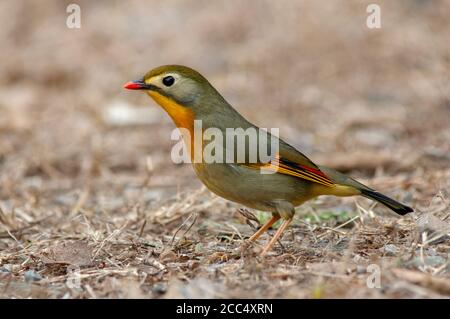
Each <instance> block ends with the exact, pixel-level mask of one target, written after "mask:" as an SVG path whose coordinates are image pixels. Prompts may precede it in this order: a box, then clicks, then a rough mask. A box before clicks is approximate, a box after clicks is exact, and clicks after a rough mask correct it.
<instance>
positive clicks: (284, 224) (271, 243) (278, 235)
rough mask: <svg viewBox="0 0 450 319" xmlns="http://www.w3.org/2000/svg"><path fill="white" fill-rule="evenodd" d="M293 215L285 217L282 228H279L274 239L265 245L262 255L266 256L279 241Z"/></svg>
mask: <svg viewBox="0 0 450 319" xmlns="http://www.w3.org/2000/svg"><path fill="white" fill-rule="evenodd" d="M291 221H292V217H291V218H289V219H285V220H284V221H283V223H282V224H281V226H280V228H278V230H277V232H276V233H275V235H274V236H273V237H272V239H271V240H270V241H269V243H268V244H267V245H266V247H264V249H263V251H262V253H261V256H264V255H265V254H266V253H267V252H268V251H269V250H270V249H272V246H273V245H274V244H275V243H276V242H277V240H278V239H279V238H280V236H281V234H282V233H283V232H284V230H285V229H286V227H287V226H288V225H289V224H290V223H291Z"/></svg>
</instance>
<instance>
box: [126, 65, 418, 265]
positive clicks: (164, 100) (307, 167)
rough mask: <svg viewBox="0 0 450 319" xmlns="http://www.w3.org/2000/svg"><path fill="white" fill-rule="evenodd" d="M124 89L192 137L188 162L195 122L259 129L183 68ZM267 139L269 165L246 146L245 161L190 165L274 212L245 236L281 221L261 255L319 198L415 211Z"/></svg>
mask: <svg viewBox="0 0 450 319" xmlns="http://www.w3.org/2000/svg"><path fill="white" fill-rule="evenodd" d="M124 88H126V89H129V90H142V91H144V92H146V93H147V94H148V95H149V96H150V97H151V98H152V99H153V100H154V101H155V102H156V103H157V104H159V105H160V106H161V107H162V108H163V109H164V110H165V111H166V112H167V113H168V115H169V116H170V117H171V119H172V120H173V122H174V124H175V125H176V126H177V127H178V129H180V130H184V131H185V132H188V133H190V134H184V135H183V139H184V143H186V145H188V144H191V145H190V146H187V150H188V152H189V154H190V157H191V158H194V155H195V152H197V151H198V150H196V149H195V147H194V144H195V143H194V141H193V135H194V134H195V127H194V126H195V125H194V122H196V121H201V123H202V130H205V129H208V128H216V129H218V130H219V131H220V132H223V133H224V134H226V130H227V129H230V128H231V129H239V128H241V129H243V130H248V129H256V130H257V129H259V128H258V127H257V126H256V125H254V124H252V123H251V122H249V121H248V120H247V119H245V118H244V117H243V116H242V115H241V114H240V113H239V112H238V111H237V110H236V109H235V108H233V107H232V106H231V105H230V103H228V102H227V101H226V100H225V98H224V97H223V96H222V95H221V94H220V93H219V92H218V91H217V90H216V89H215V88H214V87H213V85H212V84H211V83H210V82H209V81H208V80H207V79H206V78H205V77H204V76H203V75H201V74H200V73H199V72H197V71H195V70H194V69H192V68H189V67H186V66H182V65H163V66H159V67H156V68H154V69H152V70H151V71H149V72H147V73H146V74H145V75H144V76H143V77H142V78H140V79H138V80H134V81H130V82H127V83H126V84H125V85H124ZM202 132H203V131H202ZM241 132H242V131H241ZM186 135H188V137H186ZM269 140H270V141H274V140H275V142H277V143H278V147H277V149H276V150H277V152H276V154H271V157H270V161H262V159H261V158H260V157H259V156H258V157H257V158H256V160H253V161H250V160H249V156H248V155H249V154H248V152H249V151H250V148H249V147H246V148H245V152H246V154H245V158H244V159H243V160H241V161H237V160H235V159H236V158H235V157H232V160H227V161H222V162H206V161H192V165H193V168H194V171H195V173H196V175H197V177H198V178H199V179H200V180H201V181H202V182H203V184H204V185H205V186H206V187H207V188H208V189H209V190H210V191H212V192H213V193H215V194H217V195H218V196H220V197H223V198H225V199H227V200H230V201H233V202H236V203H238V204H241V205H244V206H246V207H248V208H250V209H256V210H260V211H266V212H271V213H272V217H271V218H270V219H269V220H268V221H267V222H266V223H265V224H264V225H262V226H261V227H260V228H259V229H258V230H257V231H256V232H255V233H254V234H253V235H252V236H251V237H250V238H249V240H250V241H251V242H254V241H256V240H257V239H258V238H259V237H260V236H261V235H262V234H264V233H265V232H266V231H267V230H268V229H270V228H271V227H272V226H273V225H274V223H276V222H277V221H278V220H280V219H281V220H282V223H281V225H280V226H279V227H278V229H277V230H276V232H275V234H274V235H273V237H272V238H271V239H270V240H269V242H268V243H267V245H266V246H265V247H264V248H263V250H262V253H261V255H262V256H264V255H266V254H267V252H269V251H270V250H271V249H272V247H273V246H274V244H275V243H276V242H277V240H278V239H280V236H281V235H282V233H283V232H284V231H285V229H286V228H287V227H288V225H289V224H290V223H291V222H292V219H293V217H294V214H295V208H296V207H297V206H299V205H301V204H303V203H304V202H306V201H308V200H311V199H313V198H315V197H318V196H321V195H334V196H339V197H344V196H356V195H361V196H364V197H366V198H369V199H371V200H374V201H376V202H379V203H381V204H383V205H385V206H386V207H388V208H390V209H391V210H392V211H394V212H395V213H397V214H399V215H405V214H407V213H410V212H413V209H412V208H411V207H409V206H406V205H404V204H402V203H400V202H398V201H396V200H394V199H392V198H390V197H388V196H386V195H383V194H382V193H380V192H378V191H376V190H374V189H372V188H370V187H368V186H365V185H363V184H361V183H359V182H357V181H356V180H355V179H353V178H351V177H349V176H347V175H345V174H343V173H340V172H338V171H336V170H334V169H332V168H329V167H325V166H321V165H317V164H315V163H314V162H313V161H311V160H310V159H309V158H308V157H307V156H306V155H304V154H303V153H301V152H300V151H299V150H297V149H296V148H294V147H293V146H291V145H289V144H288V143H286V142H285V141H284V140H283V139H281V138H279V137H277V136H275V135H270V138H269ZM227 145H230V144H228V143H227V144H226V145H224V146H223V151H225V152H226V151H229V147H228V146H227ZM227 147H228V149H227ZM232 147H234V148H235V147H236V145H234V146H232ZM234 150H235V149H234Z"/></svg>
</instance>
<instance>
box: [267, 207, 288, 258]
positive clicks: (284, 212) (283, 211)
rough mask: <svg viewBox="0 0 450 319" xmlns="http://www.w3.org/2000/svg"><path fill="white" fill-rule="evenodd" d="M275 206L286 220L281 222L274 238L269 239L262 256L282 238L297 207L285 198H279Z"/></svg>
mask: <svg viewBox="0 0 450 319" xmlns="http://www.w3.org/2000/svg"><path fill="white" fill-rule="evenodd" d="M275 207H276V209H277V212H278V215H280V216H281V217H282V218H283V219H284V221H283V223H282V224H281V226H280V228H278V230H277V232H276V233H275V235H274V236H273V238H272V239H271V240H270V241H269V243H268V244H267V246H266V247H264V249H263V251H262V253H261V256H264V255H265V254H266V253H267V252H268V251H269V250H270V249H272V247H273V245H274V244H275V243H276V242H277V240H278V239H279V238H280V236H281V234H282V233H283V232H284V230H285V229H286V227H287V226H288V225H289V224H290V223H291V221H292V219H293V218H294V214H295V207H294V205H292V204H291V203H290V202H288V201H285V200H279V201H276V202H275Z"/></svg>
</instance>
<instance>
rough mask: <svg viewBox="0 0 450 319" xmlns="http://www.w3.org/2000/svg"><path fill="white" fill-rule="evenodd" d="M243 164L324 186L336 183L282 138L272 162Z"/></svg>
mask: <svg viewBox="0 0 450 319" xmlns="http://www.w3.org/2000/svg"><path fill="white" fill-rule="evenodd" d="M241 165H243V166H245V167H248V168H252V169H260V170H271V171H276V172H277V173H278V174H285V175H291V176H295V177H298V178H301V179H305V180H308V181H311V182H315V183H318V184H322V185H324V186H330V187H331V186H333V185H334V183H333V181H332V180H331V179H330V178H329V177H328V176H327V175H326V174H325V173H323V172H322V171H321V170H320V168H319V167H318V166H317V165H316V164H314V163H313V162H312V161H311V160H310V159H309V158H307V157H306V156H305V155H303V154H302V153H300V152H299V151H297V150H296V149H295V148H293V147H292V146H290V145H289V144H287V143H285V142H283V141H281V140H280V149H279V152H278V153H277V154H276V155H275V157H274V158H273V159H272V160H271V161H270V162H268V163H243V164H241Z"/></svg>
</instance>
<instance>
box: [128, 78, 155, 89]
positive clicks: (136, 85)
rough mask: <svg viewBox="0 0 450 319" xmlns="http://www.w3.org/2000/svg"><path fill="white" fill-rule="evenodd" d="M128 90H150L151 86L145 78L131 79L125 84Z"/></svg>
mask: <svg viewBox="0 0 450 319" xmlns="http://www.w3.org/2000/svg"><path fill="white" fill-rule="evenodd" d="M123 87H124V88H125V89H128V90H148V89H149V88H150V86H149V85H148V84H146V83H145V82H144V80H136V81H130V82H127V83H125V84H124V86H123Z"/></svg>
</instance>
